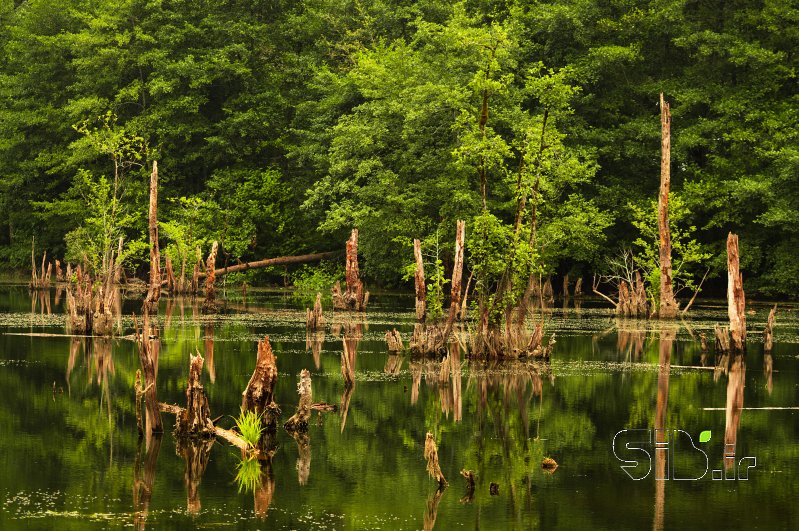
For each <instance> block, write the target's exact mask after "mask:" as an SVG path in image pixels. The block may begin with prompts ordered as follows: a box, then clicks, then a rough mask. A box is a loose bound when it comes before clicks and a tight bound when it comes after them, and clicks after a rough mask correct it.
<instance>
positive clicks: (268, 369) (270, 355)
mask: <svg viewBox="0 0 799 531" xmlns="http://www.w3.org/2000/svg"><path fill="white" fill-rule="evenodd" d="M276 383H277V358H275V354H274V352H273V351H272V345H271V344H270V343H269V336H265V337H264V338H263V339H262V340H261V341H260V342H258V357H257V359H256V361H255V370H254V371H253V373H252V376H251V377H250V381H249V383H247V388H246V389H244V392H243V393H242V400H241V409H242V410H243V411H254V412H255V413H256V414H257V415H259V416H261V422H262V424H263V426H265V427H266V428H267V429H274V427H275V425H276V423H277V419H278V417H279V416H280V408H279V407H278V406H277V404H276V403H275V395H274V392H275V384H276Z"/></svg>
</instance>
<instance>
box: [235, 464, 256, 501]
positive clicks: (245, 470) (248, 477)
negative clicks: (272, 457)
mask: <svg viewBox="0 0 799 531" xmlns="http://www.w3.org/2000/svg"><path fill="white" fill-rule="evenodd" d="M260 481H261V463H259V462H258V460H257V459H254V458H250V459H242V460H241V461H239V462H238V463H236V483H237V484H238V486H239V493H242V492H255V489H256V487H258V483H259V482H260Z"/></svg>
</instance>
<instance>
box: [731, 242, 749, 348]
mask: <svg viewBox="0 0 799 531" xmlns="http://www.w3.org/2000/svg"><path fill="white" fill-rule="evenodd" d="M739 260H740V255H739V253H738V235H737V234H733V233H732V232H731V233H729V235H728V236H727V312H728V314H729V316H730V340H731V341H730V347H731V348H732V349H734V350H735V351H736V352H743V351H744V349H745V348H746V299H745V296H744V287H743V277H742V275H741V270H740V267H739Z"/></svg>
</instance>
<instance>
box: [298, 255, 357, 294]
mask: <svg viewBox="0 0 799 531" xmlns="http://www.w3.org/2000/svg"><path fill="white" fill-rule="evenodd" d="M291 278H292V280H291V282H292V284H293V285H294V288H295V292H294V296H295V298H297V299H299V300H301V301H302V302H305V303H313V302H314V301H315V300H316V294H317V293H321V294H322V297H323V298H329V297H330V290H331V289H332V288H333V285H334V284H335V283H336V281H340V280H342V279H343V278H344V268H343V267H342V265H341V264H336V263H334V262H327V261H322V262H320V263H319V264H318V265H315V266H313V265H308V264H305V265H303V266H302V267H301V268H300V269H298V270H297V271H295V272H294V273H293V274H292V277H291Z"/></svg>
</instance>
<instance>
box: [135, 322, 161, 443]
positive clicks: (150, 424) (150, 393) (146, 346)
mask: <svg viewBox="0 0 799 531" xmlns="http://www.w3.org/2000/svg"><path fill="white" fill-rule="evenodd" d="M142 325H143V326H142V328H141V329H139V325H138V322H137V321H136V316H135V315H134V316H133V326H134V329H135V330H136V342H137V346H138V350H139V363H140V364H141V371H142V376H143V377H144V406H145V436H146V437H147V438H148V439H149V436H150V435H151V434H153V433H163V431H164V425H163V424H162V422H161V413H160V411H159V409H158V398H157V397H156V393H155V387H156V383H155V382H156V372H157V369H156V363H158V362H157V358H155V356H154V350H155V346H154V344H153V343H154V342H155V341H159V339H158V337H155V339H152V340H151V339H150V335H151V333H152V332H153V330H151V328H150V320H149V318H148V316H147V314H146V313H145V314H144V322H143V324H142Z"/></svg>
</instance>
